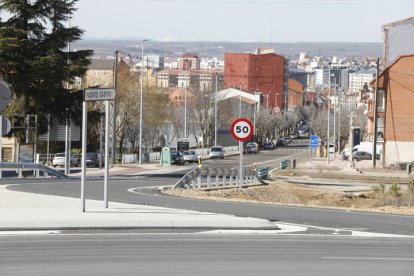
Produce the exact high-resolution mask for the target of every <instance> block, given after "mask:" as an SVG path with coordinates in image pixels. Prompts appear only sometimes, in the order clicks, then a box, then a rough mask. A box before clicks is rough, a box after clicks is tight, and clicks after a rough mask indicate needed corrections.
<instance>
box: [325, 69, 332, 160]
mask: <svg viewBox="0 0 414 276" xmlns="http://www.w3.org/2000/svg"><path fill="white" fill-rule="evenodd" d="M330 112H331V64H329V79H328V128H327V135H326V136H327V152H326V161H327V162H328V163H329V155H330V150H331V147H330V135H329V134H330V133H329V132H330V129H329V123H330V122H329V117H330V116H329V113H330Z"/></svg>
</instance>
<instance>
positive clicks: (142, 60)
mask: <svg viewBox="0 0 414 276" xmlns="http://www.w3.org/2000/svg"><path fill="white" fill-rule="evenodd" d="M145 41H148V40H146V39H144V40H142V44H141V99H140V107H139V163H138V164H139V165H142V129H143V121H142V117H143V115H144V114H143V104H144V103H143V90H144V42H145Z"/></svg>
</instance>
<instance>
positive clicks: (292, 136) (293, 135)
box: [290, 132, 299, 139]
mask: <svg viewBox="0 0 414 276" xmlns="http://www.w3.org/2000/svg"><path fill="white" fill-rule="evenodd" d="M290 138H291V139H298V138H299V134H297V133H296V132H294V133H291V134H290Z"/></svg>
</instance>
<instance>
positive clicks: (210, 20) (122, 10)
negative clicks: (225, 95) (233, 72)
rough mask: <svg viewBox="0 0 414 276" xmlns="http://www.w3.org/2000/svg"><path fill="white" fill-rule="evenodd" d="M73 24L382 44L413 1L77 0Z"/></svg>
mask: <svg viewBox="0 0 414 276" xmlns="http://www.w3.org/2000/svg"><path fill="white" fill-rule="evenodd" d="M76 7H77V11H75V13H74V16H73V19H72V21H71V24H72V25H75V26H78V27H80V28H81V29H83V30H84V31H85V35H84V38H87V39H88V38H89V39H96V38H102V39H109V38H112V39H144V38H145V39H152V40H159V41H189V40H190V41H231V42H259V41H260V42H275V43H283V42H381V41H382V31H381V26H383V25H385V24H387V23H391V22H394V21H398V20H401V19H405V18H408V17H411V16H414V0H256V1H255V0H80V1H79V2H78V3H77V4H76Z"/></svg>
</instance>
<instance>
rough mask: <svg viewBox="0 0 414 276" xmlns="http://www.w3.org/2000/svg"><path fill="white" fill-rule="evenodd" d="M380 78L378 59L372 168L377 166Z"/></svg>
mask: <svg viewBox="0 0 414 276" xmlns="http://www.w3.org/2000/svg"><path fill="white" fill-rule="evenodd" d="M378 77H379V58H378V59H377V76H376V79H375V94H374V130H373V137H374V138H373V141H372V167H373V168H374V169H375V168H376V166H377V128H378V120H377V116H378V100H377V99H378Z"/></svg>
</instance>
